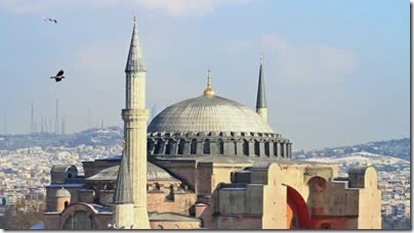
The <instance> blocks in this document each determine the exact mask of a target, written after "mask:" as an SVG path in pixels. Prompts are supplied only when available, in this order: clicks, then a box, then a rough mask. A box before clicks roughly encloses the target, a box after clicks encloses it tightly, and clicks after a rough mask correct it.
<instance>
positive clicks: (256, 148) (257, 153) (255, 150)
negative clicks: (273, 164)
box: [254, 141, 260, 156]
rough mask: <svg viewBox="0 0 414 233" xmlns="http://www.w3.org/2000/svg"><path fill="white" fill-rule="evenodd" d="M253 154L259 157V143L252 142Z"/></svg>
mask: <svg viewBox="0 0 414 233" xmlns="http://www.w3.org/2000/svg"><path fill="white" fill-rule="evenodd" d="M254 154H255V155H256V156H260V142H259V141H254Z"/></svg>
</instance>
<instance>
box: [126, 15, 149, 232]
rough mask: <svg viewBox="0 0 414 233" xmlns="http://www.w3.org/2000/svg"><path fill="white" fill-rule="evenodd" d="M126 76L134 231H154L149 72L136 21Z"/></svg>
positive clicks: (127, 147) (128, 153)
mask: <svg viewBox="0 0 414 233" xmlns="http://www.w3.org/2000/svg"><path fill="white" fill-rule="evenodd" d="M125 73H126V98H125V109H123V110H122V119H123V120H124V139H125V149H124V150H125V155H126V156H127V158H128V166H129V171H130V175H131V180H132V192H133V201H134V213H133V214H134V219H135V223H134V228H136V229H150V224H149V218H148V211H147V121H148V116H149V111H148V109H146V106H145V101H146V99H145V89H146V87H145V80H146V70H145V66H144V62H143V56H142V51H141V46H140V41H139V36H138V29H137V22H136V19H134V29H133V32H132V39H131V45H130V49H129V56H128V61H127V66H126V69H125Z"/></svg>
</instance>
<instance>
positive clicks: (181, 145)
mask: <svg viewBox="0 0 414 233" xmlns="http://www.w3.org/2000/svg"><path fill="white" fill-rule="evenodd" d="M178 154H179V155H182V154H184V140H180V143H179V144H178Z"/></svg>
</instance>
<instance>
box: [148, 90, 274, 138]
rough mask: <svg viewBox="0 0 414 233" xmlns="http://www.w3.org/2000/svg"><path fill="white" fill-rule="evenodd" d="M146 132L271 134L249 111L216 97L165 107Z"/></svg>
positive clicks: (200, 97) (254, 113) (261, 121)
mask: <svg viewBox="0 0 414 233" xmlns="http://www.w3.org/2000/svg"><path fill="white" fill-rule="evenodd" d="M148 131H149V132H260V133H273V130H272V128H271V127H270V126H269V125H268V124H267V123H266V122H265V121H263V119H262V118H260V116H259V115H258V114H257V113H256V112H254V111H253V110H252V109H250V108H248V107H246V106H245V105H242V104H240V103H237V102H235V101H233V100H229V99H226V98H223V97H220V96H216V95H211V96H208V95H202V96H199V97H196V98H191V99H187V100H184V101H181V102H179V103H176V104H173V105H171V106H169V107H167V108H166V109H165V110H163V111H162V112H161V113H159V114H158V115H157V116H156V117H155V118H154V119H153V120H152V121H151V123H150V124H149V126H148Z"/></svg>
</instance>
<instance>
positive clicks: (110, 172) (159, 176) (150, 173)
mask: <svg viewBox="0 0 414 233" xmlns="http://www.w3.org/2000/svg"><path fill="white" fill-rule="evenodd" d="M118 171H119V165H115V166H112V167H109V168H105V169H103V170H102V171H100V172H98V173H97V174H95V175H93V176H91V177H89V178H87V179H86V180H89V181H103V180H113V181H115V180H116V178H117V176H118ZM147 180H150V181H177V179H176V178H174V177H172V176H171V175H170V174H169V173H168V172H167V171H165V170H164V169H162V168H160V167H158V166H157V165H155V164H153V163H150V162H147Z"/></svg>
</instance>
